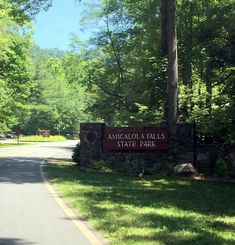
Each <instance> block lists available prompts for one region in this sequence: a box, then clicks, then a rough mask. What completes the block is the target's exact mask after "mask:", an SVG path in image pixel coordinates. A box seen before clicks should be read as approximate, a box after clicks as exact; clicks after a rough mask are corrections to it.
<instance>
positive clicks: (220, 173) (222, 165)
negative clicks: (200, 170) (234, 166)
mask: <svg viewBox="0 0 235 245" xmlns="http://www.w3.org/2000/svg"><path fill="white" fill-rule="evenodd" d="M214 172H215V175H216V176H217V177H221V178H223V177H229V169H228V166H227V164H226V162H225V161H224V160H222V159H218V160H217V161H216V163H215V170H214Z"/></svg>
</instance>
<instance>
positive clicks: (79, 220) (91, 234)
mask: <svg viewBox="0 0 235 245" xmlns="http://www.w3.org/2000/svg"><path fill="white" fill-rule="evenodd" d="M46 164H47V160H46V159H44V160H43V161H42V162H41V164H40V174H41V177H42V180H43V183H44V185H45V186H46V188H47V190H48V192H49V193H50V195H51V197H52V198H53V199H54V200H55V202H56V203H57V204H58V205H59V206H60V208H62V210H63V211H64V213H65V214H66V215H67V216H68V218H69V219H70V220H71V221H72V222H73V223H74V225H75V226H76V228H77V229H78V230H79V231H80V232H82V234H84V236H85V237H86V238H87V239H88V241H89V242H90V243H91V244H92V245H109V242H108V241H107V240H106V239H105V238H104V237H103V236H102V235H101V234H100V232H99V231H97V230H96V229H95V228H93V227H92V226H91V225H90V224H89V223H88V221H87V220H86V219H85V218H84V217H83V216H82V215H81V214H80V213H79V212H78V211H77V210H75V209H74V208H73V207H71V205H70V204H69V203H68V201H67V200H66V199H65V197H64V196H63V195H60V194H59V192H58V191H57V190H56V188H55V187H54V186H53V185H52V183H51V182H50V180H49V179H48V178H47V176H46V173H45V171H44V170H43V167H44V166H45V165H46Z"/></svg>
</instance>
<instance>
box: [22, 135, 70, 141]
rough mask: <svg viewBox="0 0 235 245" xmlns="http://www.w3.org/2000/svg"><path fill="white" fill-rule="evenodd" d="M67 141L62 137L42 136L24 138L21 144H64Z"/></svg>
mask: <svg viewBox="0 0 235 245" xmlns="http://www.w3.org/2000/svg"><path fill="white" fill-rule="evenodd" d="M65 140H66V139H65V137H64V136H61V135H52V136H50V137H43V136H40V135H31V136H23V137H21V138H20V141H21V142H64V141H65Z"/></svg>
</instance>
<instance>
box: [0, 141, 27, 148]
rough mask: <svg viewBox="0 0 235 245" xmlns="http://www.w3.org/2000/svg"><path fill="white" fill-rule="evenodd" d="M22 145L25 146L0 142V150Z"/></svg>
mask: <svg viewBox="0 0 235 245" xmlns="http://www.w3.org/2000/svg"><path fill="white" fill-rule="evenodd" d="M22 145H25V144H17V143H15V144H5V143H3V144H2V143H1V142H0V148H6V147H12V146H22Z"/></svg>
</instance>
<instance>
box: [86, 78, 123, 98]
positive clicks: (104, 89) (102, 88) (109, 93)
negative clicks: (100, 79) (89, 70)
mask: <svg viewBox="0 0 235 245" xmlns="http://www.w3.org/2000/svg"><path fill="white" fill-rule="evenodd" d="M88 78H89V82H90V83H92V84H94V85H96V86H97V87H99V88H100V89H101V90H102V91H103V92H105V93H106V94H108V95H110V96H114V97H117V98H119V99H123V96H122V95H119V94H115V93H113V92H111V91H108V90H107V89H106V88H104V87H103V86H102V85H100V84H98V83H96V82H94V81H92V80H91V76H90V75H89V76H88Z"/></svg>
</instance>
